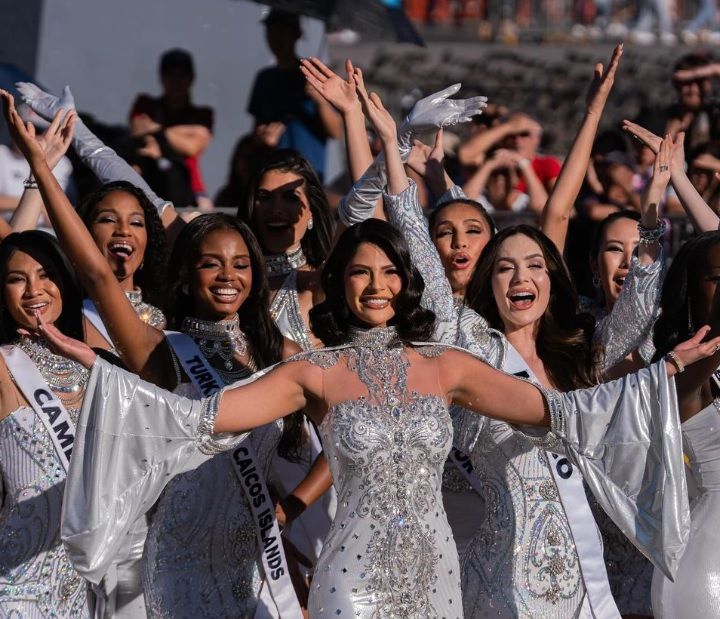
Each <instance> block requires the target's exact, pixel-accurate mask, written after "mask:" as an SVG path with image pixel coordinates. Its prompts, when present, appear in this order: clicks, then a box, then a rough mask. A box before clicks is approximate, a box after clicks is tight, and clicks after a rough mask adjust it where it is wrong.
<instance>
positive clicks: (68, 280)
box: [0, 230, 85, 344]
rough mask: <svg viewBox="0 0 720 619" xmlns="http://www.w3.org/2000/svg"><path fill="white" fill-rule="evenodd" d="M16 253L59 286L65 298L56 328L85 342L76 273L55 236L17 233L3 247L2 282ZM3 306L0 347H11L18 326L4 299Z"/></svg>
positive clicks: (0, 256) (0, 261) (0, 255)
mask: <svg viewBox="0 0 720 619" xmlns="http://www.w3.org/2000/svg"><path fill="white" fill-rule="evenodd" d="M15 251H22V252H25V253H27V254H29V255H31V256H32V257H33V258H35V260H37V261H38V262H39V263H40V264H42V265H43V267H44V268H45V270H46V272H47V274H48V275H49V277H50V279H51V280H52V281H53V282H54V283H55V285H56V286H57V287H58V290H59V291H60V295H61V298H62V312H61V313H60V316H59V317H58V319H57V320H56V321H55V326H56V327H57V328H58V329H60V331H62V332H63V333H64V334H65V335H68V336H70V337H72V338H75V339H76V340H80V341H83V340H84V339H85V334H84V332H83V317H82V294H81V291H80V285H79V284H78V281H77V277H76V276H75V271H74V270H73V268H72V265H71V264H70V261H69V260H68V258H67V256H65V254H64V253H63V250H62V249H61V248H60V244H59V243H58V242H57V239H55V237H54V236H52V235H50V234H47V233H46V232H41V231H39V230H27V231H25V232H14V233H12V234H10V235H8V236H7V237H5V238H4V239H3V241H2V243H0V282H2V284H3V286H4V285H5V280H6V278H7V266H8V260H9V259H10V256H11V255H12V254H13V252H15ZM1 301H2V302H1V303H0V343H2V344H8V343H10V342H12V341H14V340H15V339H17V336H18V335H17V328H18V324H17V322H15V320H14V319H13V318H12V316H11V315H10V312H9V311H8V308H7V305H6V302H5V298H4V295H3V297H2V300H1Z"/></svg>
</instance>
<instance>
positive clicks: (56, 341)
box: [18, 312, 97, 370]
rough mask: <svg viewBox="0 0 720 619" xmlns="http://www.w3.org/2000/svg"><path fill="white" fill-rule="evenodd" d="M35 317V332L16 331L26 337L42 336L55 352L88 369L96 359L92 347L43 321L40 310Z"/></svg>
mask: <svg viewBox="0 0 720 619" xmlns="http://www.w3.org/2000/svg"><path fill="white" fill-rule="evenodd" d="M35 318H36V319H37V327H36V331H35V332H30V331H29V330H27V329H18V333H19V334H20V335H23V336H26V337H33V336H40V337H43V338H45V340H47V343H48V344H50V347H51V348H52V349H53V350H54V351H55V352H56V353H57V354H59V355H62V356H63V357H66V358H67V359H71V360H73V361H77V362H78V363H79V364H80V365H82V366H83V367H85V368H87V369H88V370H89V369H90V368H92V366H93V364H94V363H95V359H97V355H96V354H95V351H94V350H93V349H92V348H90V347H89V346H88V345H87V344H86V343H85V342H81V341H80V340H76V339H74V338H72V337H69V336H67V335H65V334H64V333H62V332H61V331H60V329H58V328H57V327H56V326H55V325H52V324H49V323H47V322H45V319H44V318H43V315H42V314H41V313H40V312H36V314H35Z"/></svg>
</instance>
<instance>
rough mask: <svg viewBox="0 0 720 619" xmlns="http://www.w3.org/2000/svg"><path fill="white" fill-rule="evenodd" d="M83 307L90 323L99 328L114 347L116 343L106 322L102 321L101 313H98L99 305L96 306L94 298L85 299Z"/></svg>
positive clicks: (101, 333)
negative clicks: (111, 337)
mask: <svg viewBox="0 0 720 619" xmlns="http://www.w3.org/2000/svg"><path fill="white" fill-rule="evenodd" d="M82 307H83V316H85V318H87V319H88V321H89V322H90V324H91V325H92V326H93V327H95V328H96V329H97V331H98V333H100V335H102V336H103V337H104V338H105V341H106V342H107V343H108V344H110V346H112V347H114V346H115V345H114V344H113V341H112V340H111V339H110V334H109V333H108V330H107V328H106V327H105V323H104V322H103V321H102V318H100V314H99V313H98V311H97V307H95V304H94V303H93V301H92V299H83V302H82Z"/></svg>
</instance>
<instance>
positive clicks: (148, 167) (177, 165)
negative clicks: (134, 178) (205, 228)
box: [130, 49, 213, 209]
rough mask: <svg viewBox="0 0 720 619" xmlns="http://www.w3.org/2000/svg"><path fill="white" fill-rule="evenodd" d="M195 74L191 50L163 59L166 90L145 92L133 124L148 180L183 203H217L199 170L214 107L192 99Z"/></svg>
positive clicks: (133, 114)
mask: <svg viewBox="0 0 720 619" xmlns="http://www.w3.org/2000/svg"><path fill="white" fill-rule="evenodd" d="M194 79H195V68H194V66H193V60H192V56H191V55H190V54H189V53H188V52H186V51H185V50H181V49H173V50H170V51H167V52H165V53H164V54H163V55H162V57H161V59H160V81H161V83H162V89H163V92H162V95H161V96H160V97H151V96H150V95H145V94H143V95H140V96H139V97H138V98H137V99H136V100H135V103H134V104H133V107H132V111H131V112H130V130H131V133H132V135H133V136H134V137H136V138H140V139H142V140H143V145H142V147H141V148H140V149H139V150H138V154H139V155H141V156H143V157H144V158H145V159H146V161H145V162H144V164H143V165H142V166H141V167H142V170H143V174H144V175H145V176H146V177H147V180H148V184H150V186H151V187H153V189H154V190H155V191H156V192H157V193H158V194H160V195H163V196H165V197H166V198H167V199H168V200H171V201H172V202H174V203H175V204H176V205H178V206H186V205H188V204H193V205H197V206H199V207H201V208H203V209H208V208H212V202H211V201H210V200H209V199H208V198H207V195H206V190H205V183H204V182H203V178H202V173H201V171H200V155H202V153H203V152H205V150H206V149H207V147H208V146H209V145H210V141H211V139H212V128H213V110H212V108H209V107H201V106H196V105H193V104H192V102H191V100H190V87H191V86H192V83H193V80H194Z"/></svg>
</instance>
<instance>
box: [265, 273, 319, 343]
mask: <svg viewBox="0 0 720 619" xmlns="http://www.w3.org/2000/svg"><path fill="white" fill-rule="evenodd" d="M270 316H272V319H273V320H274V321H275V324H276V325H277V326H278V329H280V332H281V333H282V334H283V335H284V336H285V337H286V338H288V339H290V340H292V341H293V342H295V343H296V344H297V345H298V346H300V348H302V349H303V350H312V348H313V343H312V340H311V339H310V331H309V330H308V327H307V325H306V324H305V321H304V320H303V316H302V313H301V311H300V298H299V297H298V292H297V271H291V272H290V273H289V274H288V276H287V277H286V278H285V280H284V281H283V283H282V286H280V288H279V289H278V291H277V292H276V293H275V298H273V300H272V303H271V304H270Z"/></svg>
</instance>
